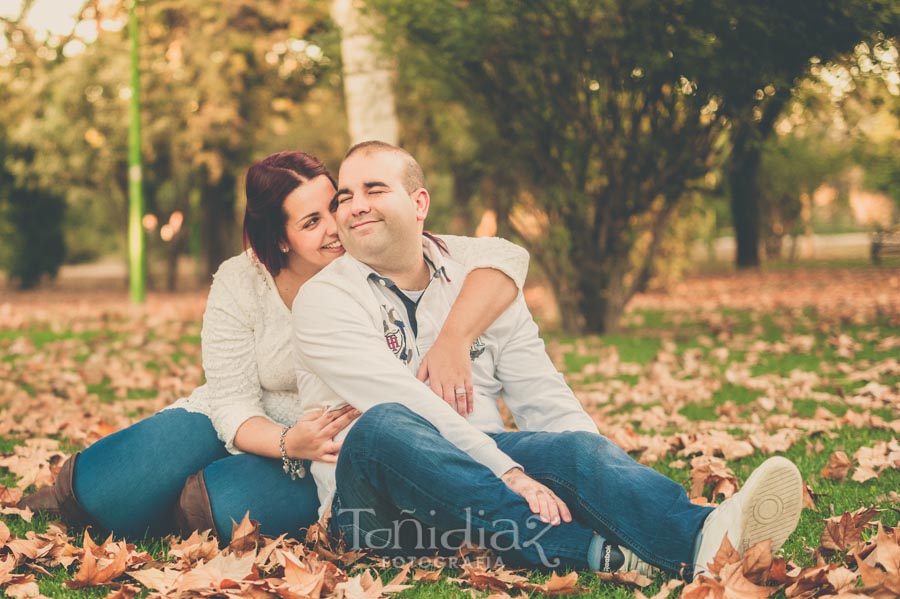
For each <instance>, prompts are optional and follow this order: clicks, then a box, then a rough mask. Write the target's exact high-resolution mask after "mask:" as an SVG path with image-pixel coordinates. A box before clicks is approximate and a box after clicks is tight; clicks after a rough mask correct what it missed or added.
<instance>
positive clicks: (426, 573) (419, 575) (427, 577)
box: [413, 568, 444, 582]
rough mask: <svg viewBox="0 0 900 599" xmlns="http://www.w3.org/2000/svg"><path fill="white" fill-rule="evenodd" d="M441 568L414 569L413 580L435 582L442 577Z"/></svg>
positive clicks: (442, 570)
mask: <svg viewBox="0 0 900 599" xmlns="http://www.w3.org/2000/svg"><path fill="white" fill-rule="evenodd" d="M443 572H444V569H443V568H438V569H437V570H416V571H415V572H414V573H413V580H414V581H416V582H437V581H439V580H440V579H441V578H442V574H443Z"/></svg>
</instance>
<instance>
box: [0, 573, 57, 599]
mask: <svg viewBox="0 0 900 599" xmlns="http://www.w3.org/2000/svg"><path fill="white" fill-rule="evenodd" d="M3 592H4V594H5V595H6V596H7V597H9V598H10V599H47V597H46V596H44V595H42V594H41V591H40V589H38V584H37V582H36V581H35V580H34V577H33V576H31V575H30V574H29V575H28V576H24V577H21V581H11V582H10V583H9V584H8V585H7V586H6V588H5V589H3Z"/></svg>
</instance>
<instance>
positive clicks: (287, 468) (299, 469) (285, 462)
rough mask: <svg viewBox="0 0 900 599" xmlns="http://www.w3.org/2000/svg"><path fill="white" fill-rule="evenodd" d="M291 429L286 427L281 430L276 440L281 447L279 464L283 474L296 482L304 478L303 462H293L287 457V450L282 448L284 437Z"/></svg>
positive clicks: (304, 467)
mask: <svg viewBox="0 0 900 599" xmlns="http://www.w3.org/2000/svg"><path fill="white" fill-rule="evenodd" d="M289 430H291V427H289V426H286V427H284V428H282V429H281V437H280V438H279V439H278V445H279V446H280V447H281V464H282V466H283V467H284V473H285V474H290V475H291V480H297V479H298V478H303V477H304V476H306V466H304V465H303V460H294V459H292V458H289V457H288V456H287V449H285V448H284V437H285V435H287V432H288V431H289Z"/></svg>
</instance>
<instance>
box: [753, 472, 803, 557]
mask: <svg viewBox="0 0 900 599" xmlns="http://www.w3.org/2000/svg"><path fill="white" fill-rule="evenodd" d="M744 491H745V492H746V493H748V496H747V500H746V503H745V504H744V510H743V514H742V516H743V528H742V532H741V543H740V547H738V548H737V549H738V551H739V552H740V553H741V554H743V553H744V552H745V551H747V550H748V549H749V548H751V547H753V546H754V545H756V544H757V543H761V542H763V541H766V540H771V541H772V551H777V550H778V549H779V548H781V546H782V545H783V544H784V542H785V541H787V539H788V537H789V536H791V533H793V532H794V529H796V528H797V523H798V522H799V521H800V512H801V511H802V509H803V479H802V477H801V476H800V471H799V470H797V467H796V466H795V465H794V464H793V463H792V462H791V461H790V460H787V459H785V458H782V457H775V458H770V459H768V460H766V461H765V462H763V464H762V465H761V466H760V467H759V468H757V469H756V471H754V473H753V474H752V475H751V476H750V478H749V479H747V482H746V483H745V484H744Z"/></svg>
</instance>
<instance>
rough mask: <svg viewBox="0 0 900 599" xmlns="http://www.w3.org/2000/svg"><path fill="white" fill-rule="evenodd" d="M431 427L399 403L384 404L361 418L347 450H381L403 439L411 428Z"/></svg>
mask: <svg viewBox="0 0 900 599" xmlns="http://www.w3.org/2000/svg"><path fill="white" fill-rule="evenodd" d="M421 426H426V427H431V425H430V424H429V423H428V421H427V420H425V419H424V418H422V417H421V416H419V415H418V414H416V413H415V412H413V411H412V410H410V409H409V408H407V407H406V406H403V405H401V404H399V403H382V404H378V405H376V406H373V407H371V408H369V409H368V410H366V412H365V413H364V414H363V415H362V416H360V417H359V418H358V419H357V420H356V422H355V423H353V426H352V427H351V428H350V432H348V433H347V438H346V439H344V443H343V447H345V448H351V450H352V449H353V448H366V449H369V450H374V449H381V448H383V447H384V446H385V444H386V442H389V441H390V440H391V439H397V438H402V437H403V431H404V430H406V429H408V428H409V427H421Z"/></svg>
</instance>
